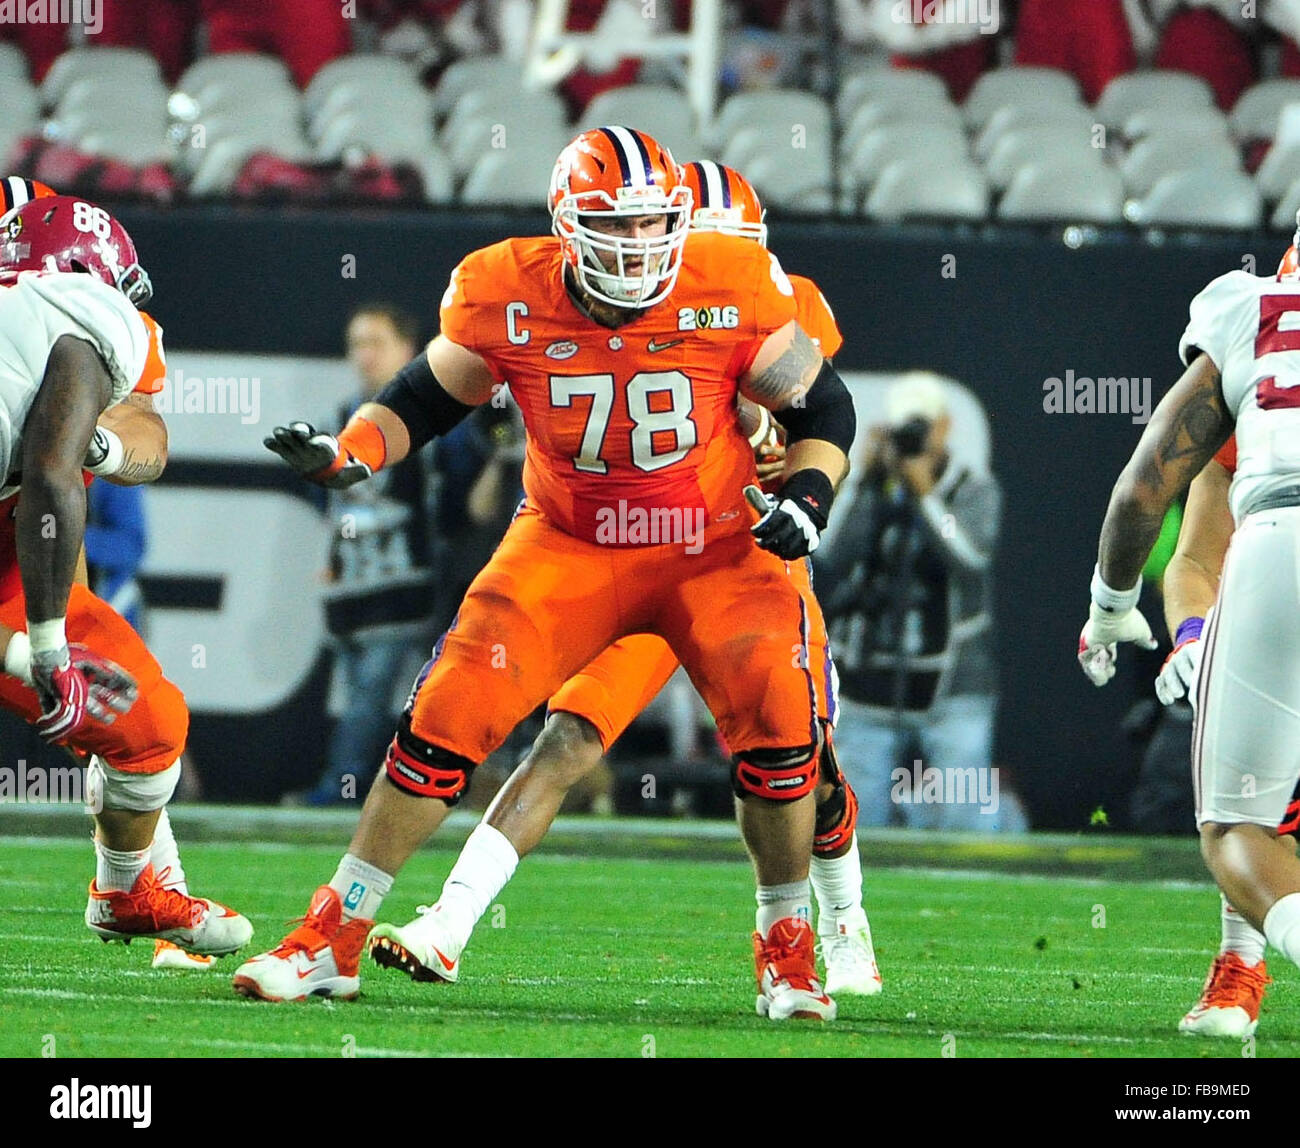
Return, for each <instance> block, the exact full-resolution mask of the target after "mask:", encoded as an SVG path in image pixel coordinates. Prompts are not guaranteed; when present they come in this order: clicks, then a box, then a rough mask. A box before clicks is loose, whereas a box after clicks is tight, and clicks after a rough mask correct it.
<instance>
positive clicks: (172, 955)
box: [150, 940, 213, 970]
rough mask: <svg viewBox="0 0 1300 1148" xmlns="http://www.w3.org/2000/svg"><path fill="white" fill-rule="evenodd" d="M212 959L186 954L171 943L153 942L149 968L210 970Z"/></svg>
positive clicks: (197, 954)
mask: <svg viewBox="0 0 1300 1148" xmlns="http://www.w3.org/2000/svg"><path fill="white" fill-rule="evenodd" d="M212 961H213V958H212V957H205V956H202V955H201V954H199V953H187V952H186V951H185V950H184V949H182V948H181V947H180V946H179V945H173V944H172V943H171V941H161V940H160V941H154V943H153V960H152V961H151V962H150V967H151V968H155V969H191V970H193V969H210V968H212Z"/></svg>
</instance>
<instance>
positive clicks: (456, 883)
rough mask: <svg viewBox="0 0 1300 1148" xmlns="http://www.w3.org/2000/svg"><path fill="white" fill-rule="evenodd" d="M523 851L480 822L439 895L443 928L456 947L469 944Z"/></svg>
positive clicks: (440, 925) (462, 947)
mask: <svg viewBox="0 0 1300 1148" xmlns="http://www.w3.org/2000/svg"><path fill="white" fill-rule="evenodd" d="M518 864H519V854H518V853H516V852H515V847H514V846H513V845H511V844H510V841H509V839H508V838H507V837H506V836H505V834H504V833H502V832H501V831H500V830H499V829H494V828H493V827H492V826H491V825H488V824H487V823H486V822H480V823H479V824H478V825H477V826H476V827H475V829H474V832H473V833H471V834H470V835H469V839H468V840H467V841H466V842H465V847H464V848H463V849H462V850H461V851H460V856H459V857H457V858H456V864H455V865H453V866H452V868H451V872H450V873H449V874H448V875H447V880H446V883H445V884H444V885H443V887H442V896H441V897H439V898H438V905H437V914H438V925H439V928H441V929H443V930H445V931H446V933H447V934H448V938H449V943H450V945H451V947H452V948H454V949H455V950H456V951H455V952H454V953H451V954H449V955H450V956H451V957H452V958H453V959H454V958H455V957H458V956H459V955H460V952H461V950H462V949H464V947H465V946H466V945H467V944H469V937H470V934H471V933H472V932H473V931H474V926H475V925H477V924H478V922H479V918H480V917H482V916H483V914H484V913H486V912H487V911H488V906H489V905H491V904H492V902H493V901H494V900H496V898H497V895H498V894H499V893H500V892H501V890H502V889H504V888H505V887H506V884H507V882H509V880H510V878H511V877H513V876H514V875H515V868H516V866H518Z"/></svg>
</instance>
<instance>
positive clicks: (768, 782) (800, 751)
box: [731, 745, 818, 801]
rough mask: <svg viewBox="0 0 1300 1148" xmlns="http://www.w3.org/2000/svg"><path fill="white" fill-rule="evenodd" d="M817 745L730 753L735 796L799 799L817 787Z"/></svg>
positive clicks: (777, 799)
mask: <svg viewBox="0 0 1300 1148" xmlns="http://www.w3.org/2000/svg"><path fill="white" fill-rule="evenodd" d="M817 757H818V755H817V747H816V746H815V745H804V746H799V747H797V748H795V749H749V750H746V751H745V752H744V753H734V754H732V755H731V783H732V788H733V789H734V791H735V794H736V796H737V797H761V798H764V799H765V800H767V801H798V800H799V798H801V797H806V796H807V795H808V794H810V793H811V792H812V791H813V790H814V789H816V788H817V771H818V765H817Z"/></svg>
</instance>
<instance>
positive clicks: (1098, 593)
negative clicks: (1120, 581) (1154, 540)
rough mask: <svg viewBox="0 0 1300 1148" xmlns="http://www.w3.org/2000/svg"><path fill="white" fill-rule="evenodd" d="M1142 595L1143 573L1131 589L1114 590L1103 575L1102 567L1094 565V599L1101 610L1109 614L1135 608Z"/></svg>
mask: <svg viewBox="0 0 1300 1148" xmlns="http://www.w3.org/2000/svg"><path fill="white" fill-rule="evenodd" d="M1141 596H1142V575H1140V574H1139V575H1138V580H1137V584H1136V585H1135V586H1134V587H1133V588H1132V589H1131V590H1112V589H1111V588H1110V587H1109V586H1107V585H1106V583H1105V581H1104V580H1103V579H1102V576H1101V568H1100V567H1099V566H1094V567H1093V571H1092V600H1093V603H1094V604H1095V605H1096V606H1097V608H1098V609H1100V610H1105V611H1106V612H1107V613H1108V614H1122V613H1124V612H1125V611H1126V610H1131V609H1133V607H1134V606H1136V605H1137V604H1138V599H1139V598H1140V597H1141Z"/></svg>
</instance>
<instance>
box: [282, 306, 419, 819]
mask: <svg viewBox="0 0 1300 1148" xmlns="http://www.w3.org/2000/svg"><path fill="white" fill-rule="evenodd" d="M347 345H348V358H349V359H350V360H351V362H352V364H353V366H355V368H356V370H357V374H358V375H359V376H360V378H361V393H360V394H359V395H357V396H356V398H355V399H354V400H353V401H352V402H350V403H347V404H345V405H344V407H343V409H341V410H340V411H339V412H338V417H337V420H336V425H338V426H343V425H344V424H345V423H346V422H347V420H348V419H349V418H350V417H351V415H352V413H353V412H354V411H355V410H356V408H357V407H358V406H360V405H361V403H363V402H366V401H367V400H369V399H372V398H374V396H375V395H376V394H377V393H378V392H379V390H380V388H381V387H383V385H384V384H385V383H387V382H388V380H389V379H391V378H392V377H393V376H394V375H395V374H396V373H397V372H398V371H399V370H400V369H401V368H402V367H403V366H405V365H406V364H407V363H408V362H410V360H411V359H412V358H414V356H415V354H416V352H417V351H418V350H419V346H420V341H419V324H418V323H417V322H416V320H415V318H414V316H412V315H411V314H409V313H408V312H407V311H405V310H403V309H402V308H400V307H397V306H395V305H393V304H390V303H372V304H366V305H365V306H362V307H359V308H358V309H357V310H356V311H355V312H354V313H353V315H352V318H351V320H350V321H349V323H348V327H347ZM426 458H427V451H420V452H417V453H416V454H413V455H411V456H410V457H409V458H407V459H406V460H405V461H404V462H402V463H401V464H399V465H398V466H396V467H391V468H389V469H387V470H384V471H382V472H380V473H379V474H377V475H375V477H374V478H372V479H371V480H370V481H369V482H362V483H358V484H357V485H356V486H353V487H350V488H348V489H347V490H343V491H335V492H331V494H330V501H329V514H330V517H331V518H332V519H333V522H334V540H333V543H332V545H331V547H330V564H329V570H328V572H327V575H326V578H327V581H328V587H327V590H326V595H325V618H326V624H327V627H328V629H329V631H330V634H331V636H332V638H333V640H334V643H335V648H336V657H337V669H338V671H339V673H340V674H341V675H342V679H343V681H344V684H345V686H346V690H347V701H346V707H345V709H344V712H343V715H342V716H341V718H340V719H339V722H338V724H337V726H336V727H335V730H334V736H333V738H332V740H331V742H330V750H329V764H328V768H327V769H326V771H325V775H324V776H323V777H322V778H321V779H320V781H319V782H318V783H317V785H316V787H315V789H313V790H312V791H311V792H310V793H309V794H307V796H306V801H307V802H308V804H311V805H333V804H337V803H340V802H343V801H347V800H349V799H354V798H359V797H360V796H361V795H364V794H365V793H366V791H367V790H368V789H369V787H370V779H371V776H372V775H373V773H374V771H375V768H376V766H377V765H378V763H379V760H380V757H381V756H382V753H383V747H384V744H385V743H386V742H387V741H388V740H389V739H390V738H391V737H392V734H393V723H394V721H395V720H396V714H395V713H394V712H393V709H392V707H391V705H390V699H391V698H392V696H393V694H394V693H395V691H396V690H397V688H398V678H399V676H400V675H401V674H402V673H403V671H405V670H406V668H407V662H408V661H410V657H409V655H410V654H411V652H412V650H413V649H414V648H415V647H416V646H417V644H418V642H419V640H420V639H421V637H427V636H428V630H429V625H428V620H429V614H430V609H431V606H432V602H433V595H434V577H433V570H432V567H431V566H430V555H429V545H428V538H427V521H428V518H427V514H426V508H425V501H426V500H425V490H426V487H427V481H426V478H427V473H428V472H427V465H426Z"/></svg>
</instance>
